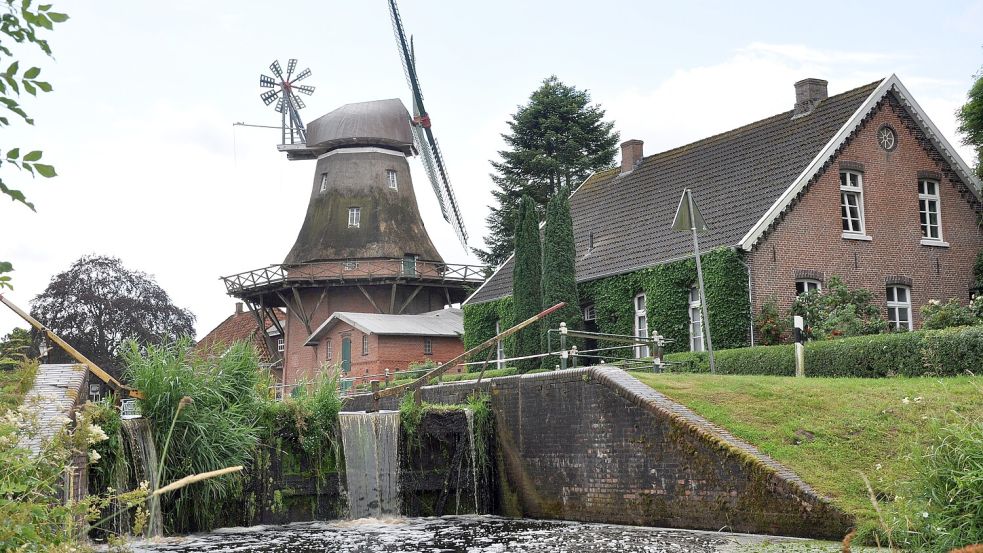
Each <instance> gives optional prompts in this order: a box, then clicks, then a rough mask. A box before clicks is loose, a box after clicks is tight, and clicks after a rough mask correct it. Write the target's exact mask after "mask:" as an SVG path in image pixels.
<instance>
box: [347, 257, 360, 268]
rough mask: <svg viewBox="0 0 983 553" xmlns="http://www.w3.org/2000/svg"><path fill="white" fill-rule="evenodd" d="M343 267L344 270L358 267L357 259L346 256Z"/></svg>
mask: <svg viewBox="0 0 983 553" xmlns="http://www.w3.org/2000/svg"><path fill="white" fill-rule="evenodd" d="M344 267H345V270H346V271H354V270H355V269H358V260H356V259H352V258H348V259H346V260H345V265H344Z"/></svg>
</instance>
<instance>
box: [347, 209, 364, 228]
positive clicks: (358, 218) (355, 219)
mask: <svg viewBox="0 0 983 553" xmlns="http://www.w3.org/2000/svg"><path fill="white" fill-rule="evenodd" d="M361 223H362V208H360V207H349V208H348V228H358V227H359V226H361Z"/></svg>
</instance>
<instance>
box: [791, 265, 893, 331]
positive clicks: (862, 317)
mask: <svg viewBox="0 0 983 553" xmlns="http://www.w3.org/2000/svg"><path fill="white" fill-rule="evenodd" d="M873 299H874V295H873V294H871V292H870V290H865V289H863V288H858V289H856V290H850V289H849V288H847V286H846V285H845V284H843V281H842V280H841V279H840V278H839V277H836V276H833V277H830V279H829V281H828V282H827V283H826V288H825V289H823V290H822V291H821V292H819V291H812V292H807V293H805V294H802V295H801V296H799V297H797V298H795V303H793V304H792V314H793V315H800V316H802V318H803V319H804V322H805V326H806V328H805V334H806V336H807V337H808V338H815V339H818V340H827V339H830V338H843V337H848V336H864V335H867V334H879V333H881V332H884V331H885V330H887V329H888V324H887V321H885V320H884V318H883V317H881V311H880V309H878V308H877V306H876V305H874V304H873Z"/></svg>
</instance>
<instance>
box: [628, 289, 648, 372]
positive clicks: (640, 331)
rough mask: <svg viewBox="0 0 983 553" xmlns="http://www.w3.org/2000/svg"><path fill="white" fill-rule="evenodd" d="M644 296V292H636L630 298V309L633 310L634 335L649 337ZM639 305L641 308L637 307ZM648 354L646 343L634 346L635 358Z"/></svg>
mask: <svg viewBox="0 0 983 553" xmlns="http://www.w3.org/2000/svg"><path fill="white" fill-rule="evenodd" d="M645 303H646V298H645V292H642V293H641V294H638V295H637V296H635V298H634V299H633V300H632V304H631V307H632V310H633V311H634V312H635V337H636V338H648V337H649V327H648V320H649V316H648V310H646V308H645ZM639 305H641V308H639ZM648 356H649V347H648V344H645V345H637V346H635V359H641V358H643V357H648Z"/></svg>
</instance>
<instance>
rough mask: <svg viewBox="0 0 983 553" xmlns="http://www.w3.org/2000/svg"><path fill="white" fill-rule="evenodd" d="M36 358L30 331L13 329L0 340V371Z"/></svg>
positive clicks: (36, 354)
mask: <svg viewBox="0 0 983 553" xmlns="http://www.w3.org/2000/svg"><path fill="white" fill-rule="evenodd" d="M37 357H38V352H37V349H36V348H35V347H34V345H33V343H32V340H31V331H30V330H27V329H26V328H15V329H13V330H11V331H10V332H9V333H7V335H6V336H4V337H3V338H0V369H13V368H15V367H17V366H18V365H19V364H20V363H23V362H24V361H27V360H28V359H36V358H37Z"/></svg>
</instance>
